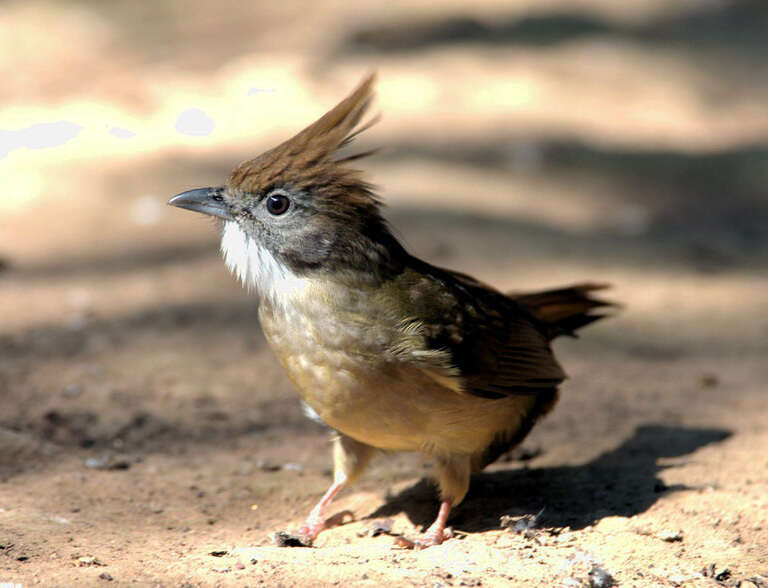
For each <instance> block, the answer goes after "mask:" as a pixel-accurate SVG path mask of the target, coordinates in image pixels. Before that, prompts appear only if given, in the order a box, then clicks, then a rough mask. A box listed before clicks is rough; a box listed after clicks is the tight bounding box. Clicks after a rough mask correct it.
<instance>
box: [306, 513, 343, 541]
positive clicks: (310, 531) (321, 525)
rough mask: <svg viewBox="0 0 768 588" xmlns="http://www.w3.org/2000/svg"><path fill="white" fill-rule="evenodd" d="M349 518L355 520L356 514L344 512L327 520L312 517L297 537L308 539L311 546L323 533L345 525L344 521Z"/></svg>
mask: <svg viewBox="0 0 768 588" xmlns="http://www.w3.org/2000/svg"><path fill="white" fill-rule="evenodd" d="M347 517H348V518H349V520H350V521H354V520H355V514H354V513H353V512H352V511H351V510H342V511H341V512H337V513H336V514H335V515H333V516H332V517H328V518H327V519H322V518H321V517H316V516H312V515H310V516H309V518H308V519H307V520H306V521H304V524H303V525H302V526H301V527H299V531H298V533H297V535H298V536H299V537H304V538H306V539H307V540H308V541H309V542H310V544H311V543H312V541H314V540H315V539H316V538H317V536H318V535H319V534H320V532H321V531H325V530H326V529H332V528H333V527H338V526H339V525H342V524H344V519H345V518H347Z"/></svg>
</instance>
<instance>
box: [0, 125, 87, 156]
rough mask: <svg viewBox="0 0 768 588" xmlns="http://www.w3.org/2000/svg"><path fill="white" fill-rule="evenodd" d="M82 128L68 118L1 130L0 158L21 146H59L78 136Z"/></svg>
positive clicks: (39, 147) (44, 147)
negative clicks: (17, 128) (16, 128)
mask: <svg viewBox="0 0 768 588" xmlns="http://www.w3.org/2000/svg"><path fill="white" fill-rule="evenodd" d="M82 130H83V127H82V126H80V125H78V124H75V123H73V122H69V121H66V120H60V121H57V122H46V123H37V124H33V125H30V126H28V127H25V128H22V129H19V130H15V131H13V130H0V158H2V157H5V156H6V155H7V154H8V153H10V152H11V151H13V150H14V149H19V148H21V147H26V148H27V149H48V148H51V147H59V146H61V145H64V144H65V143H68V142H69V141H71V140H72V139H74V138H75V137H77V135H79V134H80V131H82Z"/></svg>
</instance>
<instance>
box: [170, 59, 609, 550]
mask: <svg viewBox="0 0 768 588" xmlns="http://www.w3.org/2000/svg"><path fill="white" fill-rule="evenodd" d="M374 82H375V73H372V74H370V75H368V76H367V77H366V78H364V79H363V81H362V82H361V83H359V85H358V86H357V87H356V88H355V89H354V91H352V92H351V93H350V94H349V95H348V96H347V97H346V98H344V99H343V100H342V101H341V102H339V103H338V104H337V105H336V106H335V107H334V108H332V109H331V110H329V111H328V112H327V113H326V114H324V115H323V116H322V117H321V118H319V119H318V120H317V121H315V122H314V123H312V124H311V125H309V126H308V127H306V128H304V129H303V130H302V131H300V132H299V133H297V134H296V135H295V136H293V137H291V138H290V139H288V140H286V141H284V142H283V143H281V144H279V145H277V146H276V147H274V148H272V149H270V150H268V151H266V152H264V153H262V154H260V155H258V156H257V157H255V158H252V159H249V160H246V161H243V162H242V163H240V164H239V165H237V166H236V167H235V169H234V171H232V173H231V175H230V176H229V178H228V179H227V180H226V182H225V183H224V184H223V185H221V186H216V187H208V188H197V189H192V190H188V191H185V192H183V193H181V194H178V195H176V196H175V197H173V198H172V199H171V200H170V201H169V204H170V205H172V206H176V207H179V208H183V209H188V210H192V211H195V212H199V213H203V214H206V215H209V216H213V217H216V218H218V219H221V221H223V222H222V234H221V252H222V254H223V257H224V261H225V263H226V265H227V267H228V268H229V269H230V270H231V272H232V273H233V274H234V275H235V276H236V277H237V278H238V279H239V281H241V282H242V283H243V284H244V286H245V287H247V288H248V289H249V290H250V291H252V292H253V293H254V294H255V295H256V299H257V300H258V316H259V320H260V323H261V327H262V330H263V333H264V335H265V338H266V340H267V342H268V343H269V345H270V347H271V348H272V350H273V352H274V354H275V355H276V356H277V358H278V359H279V361H280V363H281V365H282V367H283V368H284V370H285V372H286V373H287V375H288V377H289V379H290V380H291V382H292V383H293V385H294V386H295V388H296V389H297V390H298V392H299V394H300V396H301V398H302V400H303V403H304V405H305V408H306V411H307V412H308V413H309V414H310V415H311V416H313V417H314V418H316V419H319V420H321V421H322V422H323V423H325V424H326V425H327V426H328V427H330V428H331V429H332V430H333V431H334V441H333V465H334V467H333V481H332V484H331V485H330V487H329V488H328V491H327V492H326V493H325V495H324V496H323V497H322V498H321V499H320V500H319V502H318V503H317V504H316V505H315V507H314V508H313V509H312V510H311V512H310V513H309V516H308V517H307V519H306V521H305V522H304V524H303V525H301V527H300V528H299V529H298V532H297V533H296V534H295V535H292V536H293V537H296V538H298V539H299V540H300V541H301V543H302V544H304V545H312V542H313V541H314V540H315V539H316V538H317V536H318V534H319V533H320V532H321V531H323V530H324V529H325V528H327V527H329V526H330V525H331V521H332V519H333V517H329V518H328V519H326V515H327V511H328V508H329V505H330V504H331V501H332V500H333V499H334V497H335V496H336V495H337V494H338V493H339V491H340V490H341V489H343V488H345V487H346V486H348V485H349V484H352V483H353V482H354V481H355V480H357V479H358V478H359V477H360V475H361V474H362V473H363V471H364V470H365V468H366V466H367V465H368V464H369V462H370V461H371V459H372V458H373V457H374V455H375V454H376V453H377V452H379V451H384V452H391V451H406V452H420V453H422V454H424V455H425V456H426V457H427V458H429V459H431V460H433V462H434V468H433V471H434V477H435V478H436V482H437V487H438V489H439V495H440V506H439V509H438V513H437V516H436V518H435V520H434V522H433V523H432V524H431V525H430V526H429V527H428V528H427V529H426V530H425V531H424V532H423V533H422V534H421V537H420V538H419V539H418V540H414V541H411V540H405V542H406V543H405V546H406V547H415V548H419V549H421V548H427V547H430V546H434V545H439V544H441V543H442V542H443V541H444V540H446V539H447V538H448V537H449V536H450V529H449V528H447V527H446V525H447V520H448V516H449V514H450V512H451V509H452V508H454V507H455V506H456V505H458V504H459V503H461V501H462V500H463V499H464V497H465V495H466V493H467V491H468V488H469V483H470V476H471V474H472V473H474V472H477V471H480V470H482V469H483V468H484V467H485V466H487V465H488V464H490V463H492V462H493V461H494V460H496V459H498V458H499V457H500V456H501V455H502V454H504V453H505V452H507V451H508V450H510V449H511V448H513V447H514V446H516V445H518V444H519V443H520V442H521V441H522V440H523V439H524V438H525V437H526V435H527V434H528V433H529V432H530V430H531V428H532V427H533V426H534V424H535V423H536V422H537V420H539V419H540V418H541V417H542V416H544V415H545V414H547V413H548V412H549V411H550V410H551V409H552V407H553V406H554V405H555V403H556V402H557V400H558V387H559V385H560V384H561V383H562V382H563V380H564V379H565V377H566V375H565V372H564V371H563V369H562V367H561V366H560V364H559V363H558V361H557V360H556V359H555V356H554V355H553V351H552V347H551V341H552V340H553V339H554V338H556V337H558V336H560V335H575V332H576V330H578V329H579V328H581V327H584V326H586V325H588V324H590V323H592V322H593V321H595V320H597V319H599V318H602V317H604V316H607V315H608V314H610V313H606V312H600V311H597V309H603V310H605V307H609V306H612V304H611V303H610V302H607V301H605V300H602V299H600V298H596V297H595V296H594V292H595V291H597V290H600V289H602V288H605V287H607V286H606V284H602V283H592V282H585V283H578V284H573V285H570V286H566V287H562V288H557V289H554V290H544V291H535V292H529V293H512V294H505V293H502V292H501V291H499V290H497V289H495V288H493V287H491V286H489V285H486V284H484V283H482V282H480V281H479V280H476V279H474V278H472V277H470V276H469V275H466V274H464V273H460V272H457V271H452V270H449V269H443V268H440V267H437V266H435V265H432V264H430V263H428V262H427V261H424V260H422V259H420V258H418V257H416V256H415V255H412V254H410V253H409V252H408V251H407V250H406V248H405V247H404V246H403V245H402V244H401V242H400V240H399V239H398V238H396V236H395V235H394V234H393V230H392V229H391V228H390V225H389V224H388V222H387V221H386V220H385V218H384V216H383V202H382V200H381V199H380V198H379V196H378V195H377V194H376V190H375V188H374V186H373V185H372V184H371V183H369V182H368V181H367V180H366V179H365V177H364V175H363V172H361V171H360V170H359V169H357V166H356V164H354V163H353V162H356V161H358V160H359V159H361V158H363V157H366V156H368V155H371V152H370V151H365V152H360V153H352V154H349V155H345V154H343V153H340V150H342V148H345V147H347V146H348V145H349V144H350V143H351V142H352V141H353V139H355V137H357V136H358V135H359V134H360V133H361V132H363V131H365V130H367V129H368V128H369V127H370V126H371V124H373V122H376V121H377V119H376V118H374V119H373V120H372V121H370V122H368V123H362V122H361V121H362V119H363V117H364V116H365V115H366V113H367V112H368V110H369V107H370V105H371V102H372V100H373V97H374ZM467 197H468V198H469V199H471V194H468V195H467Z"/></svg>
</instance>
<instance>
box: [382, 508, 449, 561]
mask: <svg viewBox="0 0 768 588" xmlns="http://www.w3.org/2000/svg"><path fill="white" fill-rule="evenodd" d="M451 504H452V501H451V500H450V499H446V500H443V501H442V502H441V503H440V510H439V511H438V513H437V518H436V519H435V522H434V523H432V524H431V525H430V526H429V528H428V529H427V530H426V532H425V533H424V538H423V539H421V540H420V541H412V540H410V539H406V538H405V537H398V538H397V539H396V540H395V545H399V546H400V547H405V548H406V549H426V548H427V547H432V546H433V545H440V544H441V543H442V542H443V540H444V539H445V523H446V521H447V520H448V515H449V514H450V513H451Z"/></svg>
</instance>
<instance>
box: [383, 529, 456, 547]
mask: <svg viewBox="0 0 768 588" xmlns="http://www.w3.org/2000/svg"><path fill="white" fill-rule="evenodd" d="M451 537H453V531H452V530H451V529H450V527H449V528H447V529H444V528H440V529H432V528H431V527H430V528H429V529H427V532H426V533H424V536H423V537H422V538H421V539H417V540H415V541H414V540H413V539H408V538H407V537H398V538H397V539H395V545H396V546H397V547H403V548H405V549H414V550H421V549H426V548H427V547H432V546H434V545H440V544H441V543H442V542H443V541H445V540H446V539H450V538H451Z"/></svg>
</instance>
